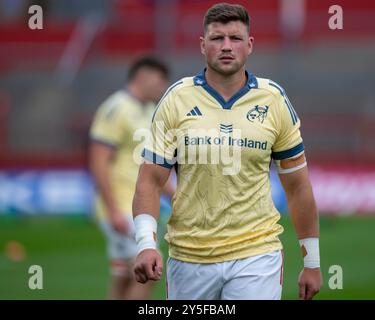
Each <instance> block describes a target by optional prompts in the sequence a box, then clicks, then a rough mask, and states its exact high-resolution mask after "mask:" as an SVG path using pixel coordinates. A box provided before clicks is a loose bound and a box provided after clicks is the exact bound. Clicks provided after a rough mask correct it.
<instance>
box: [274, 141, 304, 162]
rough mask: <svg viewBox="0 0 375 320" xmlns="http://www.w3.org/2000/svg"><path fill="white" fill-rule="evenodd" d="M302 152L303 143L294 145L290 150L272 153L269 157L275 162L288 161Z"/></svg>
mask: <svg viewBox="0 0 375 320" xmlns="http://www.w3.org/2000/svg"><path fill="white" fill-rule="evenodd" d="M303 150H305V147H304V145H303V142H301V143H300V144H298V145H296V146H295V147H293V148H292V149H289V150H285V151H279V152H272V154H271V157H272V158H273V159H275V160H283V159H288V158H291V157H293V156H295V155H296V154H299V153H300V152H302V151H303Z"/></svg>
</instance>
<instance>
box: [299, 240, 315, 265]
mask: <svg viewBox="0 0 375 320" xmlns="http://www.w3.org/2000/svg"><path fill="white" fill-rule="evenodd" d="M299 245H300V246H301V250H302V253H303V256H304V258H303V266H304V267H305V268H320V255H319V238H305V239H300V240H299Z"/></svg>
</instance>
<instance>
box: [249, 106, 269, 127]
mask: <svg viewBox="0 0 375 320" xmlns="http://www.w3.org/2000/svg"><path fill="white" fill-rule="evenodd" d="M268 108H269V107H268V106H255V107H254V108H252V109H250V111H249V112H248V113H247V115H246V118H247V120H249V121H250V122H254V121H256V120H257V119H258V121H259V122H260V123H263V122H264V120H265V119H266V118H267V112H268Z"/></svg>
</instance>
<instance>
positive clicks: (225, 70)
mask: <svg viewBox="0 0 375 320" xmlns="http://www.w3.org/2000/svg"><path fill="white" fill-rule="evenodd" d="M239 70H240V68H238V67H237V66H236V65H234V64H223V65H219V66H218V71H219V72H220V73H221V74H222V75H224V76H231V75H233V74H235V73H237V72H238V71H239Z"/></svg>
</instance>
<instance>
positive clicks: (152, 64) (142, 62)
mask: <svg viewBox="0 0 375 320" xmlns="http://www.w3.org/2000/svg"><path fill="white" fill-rule="evenodd" d="M142 68H149V69H154V70H157V71H160V73H162V74H163V75H164V77H165V78H168V77H169V68H168V67H167V65H166V64H165V63H164V62H162V61H161V60H159V59H158V58H156V57H152V56H145V57H141V58H139V59H137V60H136V61H135V62H134V63H132V65H131V66H130V68H129V71H128V76H127V80H128V82H129V81H131V80H133V79H134V77H135V75H136V74H137V72H138V71H139V70H140V69H142Z"/></svg>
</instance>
